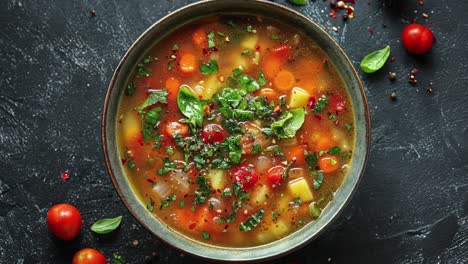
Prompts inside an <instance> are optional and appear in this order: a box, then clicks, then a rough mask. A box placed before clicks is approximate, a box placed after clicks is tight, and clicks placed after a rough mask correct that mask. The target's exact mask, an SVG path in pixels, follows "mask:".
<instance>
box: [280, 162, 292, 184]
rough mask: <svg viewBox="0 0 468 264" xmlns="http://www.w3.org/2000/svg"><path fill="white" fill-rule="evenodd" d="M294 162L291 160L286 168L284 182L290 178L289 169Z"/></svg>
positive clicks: (283, 175)
mask: <svg viewBox="0 0 468 264" xmlns="http://www.w3.org/2000/svg"><path fill="white" fill-rule="evenodd" d="M292 164H293V162H292V161H290V162H289V163H288V164H287V165H286V168H284V171H283V174H282V176H281V178H282V179H283V182H285V181H286V180H287V179H288V174H289V169H290V168H291V166H292Z"/></svg>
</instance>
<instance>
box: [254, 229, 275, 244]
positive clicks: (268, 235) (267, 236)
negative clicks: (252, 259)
mask: <svg viewBox="0 0 468 264" xmlns="http://www.w3.org/2000/svg"><path fill="white" fill-rule="evenodd" d="M273 240H275V236H274V235H273V233H272V232H270V230H267V231H265V232H260V233H257V241H258V242H260V243H262V244H266V243H268V242H271V241H273Z"/></svg>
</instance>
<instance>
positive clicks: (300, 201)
mask: <svg viewBox="0 0 468 264" xmlns="http://www.w3.org/2000/svg"><path fill="white" fill-rule="evenodd" d="M293 203H295V204H299V205H300V204H302V200H301V198H299V197H297V198H294V200H293Z"/></svg>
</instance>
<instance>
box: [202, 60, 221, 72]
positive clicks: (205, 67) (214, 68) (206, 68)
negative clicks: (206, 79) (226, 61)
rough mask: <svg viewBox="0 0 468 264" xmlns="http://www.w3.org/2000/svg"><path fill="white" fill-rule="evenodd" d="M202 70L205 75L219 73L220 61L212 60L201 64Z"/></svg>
mask: <svg viewBox="0 0 468 264" xmlns="http://www.w3.org/2000/svg"><path fill="white" fill-rule="evenodd" d="M200 71H201V73H202V74H203V75H209V74H212V73H217V72H218V71H219V67H218V63H217V62H216V61H215V60H210V61H209V62H208V63H206V64H202V65H200Z"/></svg>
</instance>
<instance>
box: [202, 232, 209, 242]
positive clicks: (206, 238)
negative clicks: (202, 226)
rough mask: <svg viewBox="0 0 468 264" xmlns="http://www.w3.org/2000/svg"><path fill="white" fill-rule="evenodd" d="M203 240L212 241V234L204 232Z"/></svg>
mask: <svg viewBox="0 0 468 264" xmlns="http://www.w3.org/2000/svg"><path fill="white" fill-rule="evenodd" d="M202 235H203V239H205V240H210V234H209V233H208V232H206V231H204V230H203V231H202Z"/></svg>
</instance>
